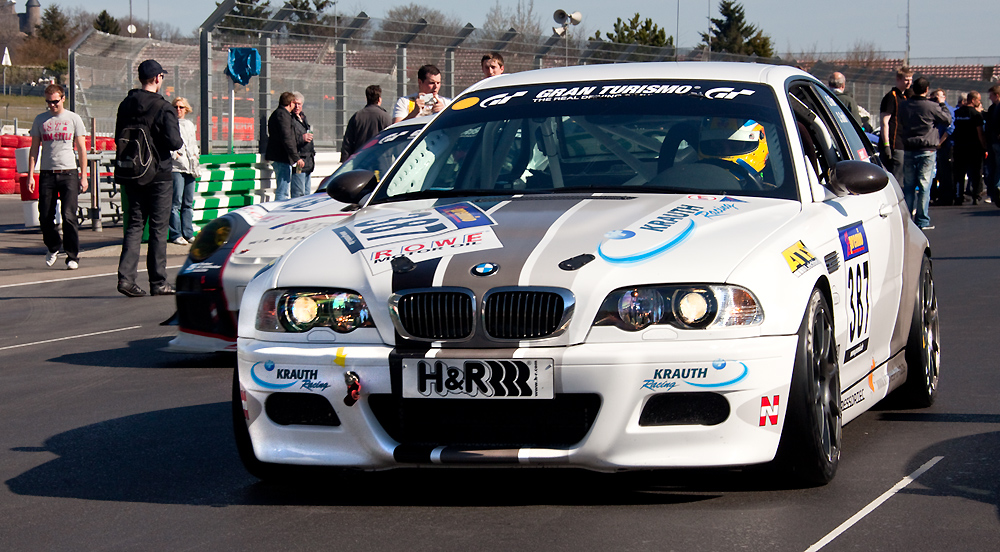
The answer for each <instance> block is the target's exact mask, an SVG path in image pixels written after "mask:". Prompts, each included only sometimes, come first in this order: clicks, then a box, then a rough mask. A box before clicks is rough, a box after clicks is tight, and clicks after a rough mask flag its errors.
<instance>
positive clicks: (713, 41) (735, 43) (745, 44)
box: [701, 0, 774, 58]
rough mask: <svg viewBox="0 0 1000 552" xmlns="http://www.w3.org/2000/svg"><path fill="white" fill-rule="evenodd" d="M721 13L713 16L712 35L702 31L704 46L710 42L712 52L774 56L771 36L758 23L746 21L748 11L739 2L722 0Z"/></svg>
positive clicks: (720, 3)
mask: <svg viewBox="0 0 1000 552" xmlns="http://www.w3.org/2000/svg"><path fill="white" fill-rule="evenodd" d="M719 13H720V14H721V15H722V17H721V18H714V17H713V18H712V28H711V29H710V31H711V33H712V34H711V37H710V36H709V34H708V33H701V41H702V47H704V45H706V44H709V45H710V46H711V48H710V49H711V51H712V52H725V53H730V54H738V55H743V56H751V55H756V56H759V57H767V58H769V57H774V45H773V43H772V41H771V37H769V36H767V35H765V34H764V32H763V31H761V30H760V29H758V28H757V26H756V25H751V24H750V23H747V22H746V12H745V10H744V9H743V6H742V5H741V4H740V3H739V2H736V1H735V0H721V1H720V2H719Z"/></svg>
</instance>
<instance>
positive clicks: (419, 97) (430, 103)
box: [392, 65, 451, 123]
mask: <svg viewBox="0 0 1000 552" xmlns="http://www.w3.org/2000/svg"><path fill="white" fill-rule="evenodd" d="M417 90H418V92H417V93H416V94H410V95H409V96H403V97H402V98H400V99H398V100H396V106H395V108H393V110H392V122H393V123H398V122H400V121H405V120H407V119H412V118H414V117H423V116H426V115H431V114H433V113H440V112H441V111H442V110H444V108H445V107H447V105H448V104H449V103H451V98H445V97H444V96H438V91H439V90H441V71H439V70H438V68H437V67H435V66H433V65H424V66H423V67H421V68H420V69H418V70H417Z"/></svg>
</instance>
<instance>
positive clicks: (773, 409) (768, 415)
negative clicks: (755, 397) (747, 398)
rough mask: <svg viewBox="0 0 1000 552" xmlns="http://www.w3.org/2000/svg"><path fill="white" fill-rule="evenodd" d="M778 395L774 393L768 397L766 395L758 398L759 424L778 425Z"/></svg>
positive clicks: (761, 425)
mask: <svg viewBox="0 0 1000 552" xmlns="http://www.w3.org/2000/svg"><path fill="white" fill-rule="evenodd" d="M779 397H780V395H775V396H773V397H771V398H770V399H768V398H767V397H761V398H760V426H759V427H764V426H766V425H768V424H769V423H770V424H771V425H778V398H779Z"/></svg>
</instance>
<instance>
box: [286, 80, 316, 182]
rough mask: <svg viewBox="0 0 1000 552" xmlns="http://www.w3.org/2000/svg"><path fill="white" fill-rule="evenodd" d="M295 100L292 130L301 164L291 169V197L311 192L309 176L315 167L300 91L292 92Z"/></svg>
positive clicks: (314, 155)
mask: <svg viewBox="0 0 1000 552" xmlns="http://www.w3.org/2000/svg"><path fill="white" fill-rule="evenodd" d="M292 94H293V95H294V96H295V100H294V101H293V102H292V131H293V132H294V134H295V148H296V151H297V152H298V154H299V159H301V160H302V166H301V167H296V168H295V169H294V170H292V182H291V188H292V197H293V198H295V197H302V196H304V195H307V194H310V193H312V185H311V184H310V177H311V176H312V172H313V169H315V168H316V146H315V145H313V133H312V127H310V126H309V119H307V118H306V114H305V113H303V112H302V106H303V105H304V104H305V101H306V98H305V96H303V95H302V93H301V92H292Z"/></svg>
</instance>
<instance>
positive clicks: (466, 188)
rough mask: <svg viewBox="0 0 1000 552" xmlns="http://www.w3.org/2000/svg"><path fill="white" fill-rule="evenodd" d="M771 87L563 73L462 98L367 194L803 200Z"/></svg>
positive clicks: (394, 197) (393, 197)
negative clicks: (566, 76) (564, 78)
mask: <svg viewBox="0 0 1000 552" xmlns="http://www.w3.org/2000/svg"><path fill="white" fill-rule="evenodd" d="M787 143H788V142H787V139H786V137H785V133H784V132H783V130H782V124H781V119H780V116H779V111H778V106H777V101H776V98H775V95H774V93H773V92H772V91H771V89H770V88H769V87H767V86H763V85H759V84H751V83H742V82H740V83H726V82H719V81H666V80H656V81H654V80H649V81H641V82H640V81H630V82H600V83H593V82H590V83H582V82H581V83H560V84H559V85H553V84H546V85H535V86H522V87H511V88H500V89H490V90H482V91H476V92H473V93H471V94H468V95H466V96H464V97H461V98H458V99H456V101H454V102H453V103H452V104H451V105H450V106H449V108H448V109H447V110H445V111H444V112H442V113H441V115H439V116H438V118H437V119H435V120H434V121H433V122H432V123H431V126H430V128H429V129H428V132H427V133H426V134H424V135H423V136H422V137H421V139H420V140H419V141H418V142H417V143H416V144H414V146H413V147H412V148H410V149H409V150H408V153H407V154H406V158H405V159H403V160H402V161H401V162H400V163H399V164H398V165H397V166H396V169H395V170H394V171H393V173H392V174H390V175H389V177H388V178H387V179H386V180H385V181H383V182H382V185H381V186H380V187H379V189H378V190H377V191H376V193H375V195H374V196H373V198H372V202H373V203H382V202H388V201H398V200H405V199H413V198H417V197H457V196H463V195H508V194H530V193H559V192H570V193H572V192H587V191H590V192H600V191H610V192H621V191H630V192H650V193H713V194H730V195H748V196H758V197H774V198H783V199H795V198H797V191H796V186H795V182H794V179H793V178H791V164H790V162H789V158H788V147H787Z"/></svg>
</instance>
